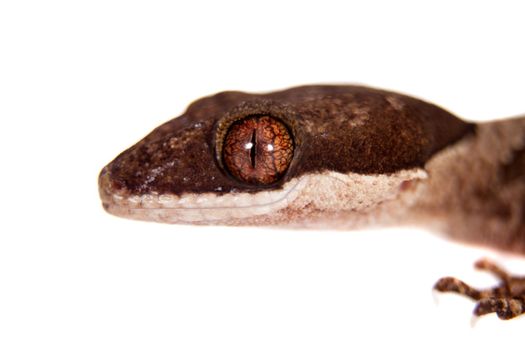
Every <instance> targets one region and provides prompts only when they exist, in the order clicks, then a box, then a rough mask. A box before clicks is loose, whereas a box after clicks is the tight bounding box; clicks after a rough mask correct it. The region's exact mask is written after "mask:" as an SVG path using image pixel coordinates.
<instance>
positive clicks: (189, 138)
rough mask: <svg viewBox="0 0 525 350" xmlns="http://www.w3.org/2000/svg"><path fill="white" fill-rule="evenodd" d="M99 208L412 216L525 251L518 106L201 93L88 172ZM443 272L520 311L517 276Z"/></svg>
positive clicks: (166, 213)
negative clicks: (468, 115)
mask: <svg viewBox="0 0 525 350" xmlns="http://www.w3.org/2000/svg"><path fill="white" fill-rule="evenodd" d="M98 179H99V180H98V181H99V193H100V197H101V200H102V204H103V207H104V208H105V210H106V211H108V212H109V213H111V214H114V215H117V216H121V217H126V218H132V219H138V220H148V221H157V222H164V223H174V224H196V225H237V226H240V225H242V226H249V225H257V226H277V227H296V228H333V229H343V230H346V229H358V228H364V227H378V226H392V225H397V226H399V225H411V226H419V227H424V228H427V229H430V230H432V231H437V232H441V233H442V234H444V235H446V236H447V237H449V238H451V239H453V240H457V241H462V242H466V243H470V244H475V245H483V246H487V247H490V248H493V249H496V250H500V251H506V252H511V253H515V254H521V255H525V116H522V117H515V118H509V119H505V120H499V121H491V122H484V123H474V122H469V121H466V120H463V119H460V118H458V117H456V116H455V115H453V114H452V113H450V112H448V111H446V110H445V109H443V108H441V107H438V106H436V105H434V104H432V103H429V102H426V101H422V100H420V99H417V98H414V97H410V96H407V95H404V94H400V93H396V92H391V91H385V90H380V89H375V88H370V87H366V86H355V85H309V86H299V87H294V88H290V89H287V90H281V91H276V92H270V93H260V94H256V93H245V92H239V91H226V92H221V93H218V94H215V95H212V96H208V97H204V98H201V99H199V100H197V101H195V102H193V103H192V104H190V105H189V107H188V108H187V110H186V111H185V112H184V113H183V114H182V115H181V116H179V117H177V118H174V119H172V120H170V121H168V122H166V123H164V124H162V125H160V126H159V127H157V128H156V129H154V130H153V131H152V132H151V133H150V134H148V135H147V136H146V137H144V138H143V139H142V140H140V141H139V142H138V143H137V144H135V145H134V146H132V147H131V148H129V149H127V150H126V151H124V152H122V153H121V154H120V155H118V156H117V157H116V158H115V159H114V160H113V161H112V162H110V163H109V164H108V165H106V166H105V167H104V168H103V169H102V171H101V172H100V175H99V178H98ZM475 266H476V267H477V268H479V269H483V270H486V271H489V272H491V273H493V274H494V275H495V276H496V277H497V278H498V279H499V281H500V282H499V283H498V285H497V286H496V287H494V288H489V289H483V290H480V289H476V288H473V287H471V286H469V285H468V284H466V283H464V282H463V281H461V280H459V279H456V278H453V277H445V278H442V279H440V280H439V281H437V283H436V284H435V286H434V288H435V289H436V290H438V291H441V292H455V293H458V294H460V295H464V296H466V297H469V298H471V299H473V300H475V301H476V306H475V308H474V314H475V315H477V316H481V315H485V314H489V313H496V314H497V315H498V317H499V318H500V319H504V320H506V319H511V318H514V317H517V316H519V315H522V314H524V313H525V278H524V277H515V276H512V275H510V274H509V273H507V272H506V271H504V270H503V269H502V268H500V267H499V266H497V265H496V264H494V263H492V262H490V261H488V260H480V261H478V262H477V263H476V265H475Z"/></svg>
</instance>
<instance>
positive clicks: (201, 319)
mask: <svg viewBox="0 0 525 350" xmlns="http://www.w3.org/2000/svg"><path fill="white" fill-rule="evenodd" d="M519 3H520V2H519V1H516V2H505V1H498V2H493V3H488V2H484V1H472V2H459V1H451V2H447V1H439V2H434V3H433V4H431V3H430V2H423V1H414V2H406V1H403V2H399V1H385V2H377V1H368V2H366V5H365V2H362V3H361V4H357V3H353V2H348V1H344V2H332V1H326V0H325V1H322V2H308V1H302V2H299V1H298V2H295V3H292V2H289V3H286V2H283V1H265V2H261V3H250V2H247V1H243V2H241V1H239V2H233V1H209V2H204V1H192V2H191V3H190V2H186V3H185V4H183V2H179V3H177V2H175V1H172V2H168V1H166V2H160V1H147V2H146V1H144V2H136V1H122V2H117V1H85V2H79V1H62V2H60V1H34V2H30V1H3V2H2V3H1V4H0V45H1V46H0V117H1V128H0V132H1V137H0V147H1V148H0V149H1V172H0V174H1V175H0V176H1V178H0V180H1V181H0V184H1V189H2V190H1V195H2V198H1V201H0V203H1V204H0V205H1V206H2V210H1V213H2V214H1V221H0V348H1V349H350V348H354V349H367V348H393V347H396V348H397V347H403V348H414V349H421V348H425V349H442V348H450V347H452V348H462V347H463V348H472V349H474V348H475V349H503V348H511V347H512V348H515V347H516V346H517V347H520V346H522V342H523V329H524V326H525V318H524V317H522V318H520V319H517V320H515V321H509V322H501V321H499V320H498V319H497V318H496V317H495V316H489V317H486V318H484V319H481V320H480V321H479V322H478V323H477V325H476V327H474V328H472V327H471V325H470V317H471V310H472V308H473V304H472V303H471V302H470V301H468V300H466V299H463V298H460V297H457V296H448V295H447V296H441V297H439V301H440V302H439V304H438V305H436V304H435V303H434V301H433V298H432V293H431V287H432V285H433V283H434V281H435V280H436V279H437V278H439V277H441V276H443V275H455V276H458V277H462V278H464V279H466V280H467V281H469V282H472V283H473V284H476V285H479V286H484V285H485V286H487V285H490V284H491V283H493V280H492V279H491V278H490V277H487V276H485V275H484V274H479V273H475V272H473V269H472V263H473V262H474V261H475V260H476V259H477V258H479V257H482V256H491V257H494V258H496V259H497V261H499V262H501V263H503V264H504V265H505V266H507V267H508V268H510V269H512V270H514V271H516V272H521V273H524V272H525V261H524V260H523V259H519V258H517V257H511V256H505V255H500V254H497V253H494V252H491V251H489V250H482V249H478V248H472V247H465V246H462V245H458V244H455V243H451V242H449V241H446V240H444V239H441V238H439V237H437V236H435V235H432V234H430V233H428V232H425V231H419V230H407V229H391V230H383V231H360V232H329V231H322V232H314V231H285V230H275V229H274V230H271V229H262V228H223V227H190V226H170V225H161V224H152V223H143V222H136V221H130V220H125V219H119V218H115V217H113V216H110V215H109V214H106V213H105V212H104V211H103V210H102V208H101V205H100V202H99V199H98V192H97V175H98V171H99V170H100V169H101V168H102V167H103V166H104V165H105V164H106V163H108V162H109V161H111V160H112V159H113V157H115V156H116V155H117V154H118V153H119V152H120V151H122V150H124V149H125V148H127V147H128V146H130V145H132V144H133V143H135V142H136V141H138V140H139V139H140V138H141V137H143V136H144V135H145V134H146V133H147V132H149V131H150V130H151V129H153V128H154V127H155V126H157V125H158V124H160V123H162V122H163V121H166V120H168V119H170V118H171V117H173V116H176V115H179V114H180V113H181V112H182V111H183V110H184V108H185V107H186V106H187V105H188V104H189V103H190V102H191V101H193V100H194V99H196V98H198V97H201V96H203V95H207V94H211V93H215V92H218V91H221V90H231V89H236V90H247V91H269V90H274V89H280V88H286V87H289V86H293V85H298V84H305V83H331V82H335V83H361V84H367V85H372V86H377V87H381V88H387V89H394V90H396V91H401V92H405V93H408V94H411V95H415V96H418V97H421V98H424V99H426V100H429V101H432V102H435V103H437V104H440V105H442V106H444V107H446V108H447V109H449V110H450V111H453V112H454V113H456V114H458V115H460V116H462V117H464V118H468V119H474V120H485V119H492V118H501V117H506V116H511V115H518V114H520V113H524V112H525V91H524V82H525V44H524V40H525V39H524V38H525V26H524V23H523V21H524V17H523V13H524V9H523V8H520V5H519ZM520 344H521V345H520Z"/></svg>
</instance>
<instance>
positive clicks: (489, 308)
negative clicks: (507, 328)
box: [434, 259, 525, 320]
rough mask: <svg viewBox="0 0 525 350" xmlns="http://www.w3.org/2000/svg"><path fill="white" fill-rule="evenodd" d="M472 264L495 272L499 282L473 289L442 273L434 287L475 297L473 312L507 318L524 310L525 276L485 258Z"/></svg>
mask: <svg viewBox="0 0 525 350" xmlns="http://www.w3.org/2000/svg"><path fill="white" fill-rule="evenodd" d="M475 267H476V268H477V269H479V270H484V271H488V272H490V273H492V274H493V275H494V276H496V278H497V279H498V280H499V283H498V285H497V286H496V287H493V288H489V289H476V288H473V287H471V286H469V285H468V284H466V283H465V282H463V281H461V280H459V279H457V278H454V277H444V278H441V279H440V280H439V281H437V282H436V284H435V285H434V289H436V290H438V291H440V292H453V293H457V294H460V295H465V296H467V297H469V298H470V299H473V300H476V301H477V304H476V307H475V308H474V315H475V316H483V315H486V314H489V313H496V314H497V315H498V317H499V318H500V319H502V320H508V319H511V318H514V317H517V316H519V315H522V314H525V277H515V276H511V275H510V274H508V273H507V272H506V271H505V270H503V269H502V268H500V267H499V266H498V265H496V264H494V263H493V262H491V261H489V260H487V259H482V260H479V261H478V262H476V264H475Z"/></svg>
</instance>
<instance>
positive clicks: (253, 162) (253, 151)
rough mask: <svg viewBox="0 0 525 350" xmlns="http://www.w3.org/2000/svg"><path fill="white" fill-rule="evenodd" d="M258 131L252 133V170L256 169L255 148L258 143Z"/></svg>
mask: <svg viewBox="0 0 525 350" xmlns="http://www.w3.org/2000/svg"><path fill="white" fill-rule="evenodd" d="M256 132H257V131H256V130H255V129H254V130H253V132H252V140H251V143H252V148H251V149H250V159H251V160H252V168H255V147H256V146H257V143H256V142H257V141H256V137H255V136H256V135H255V133H256Z"/></svg>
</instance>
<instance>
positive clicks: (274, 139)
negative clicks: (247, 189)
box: [222, 115, 294, 185]
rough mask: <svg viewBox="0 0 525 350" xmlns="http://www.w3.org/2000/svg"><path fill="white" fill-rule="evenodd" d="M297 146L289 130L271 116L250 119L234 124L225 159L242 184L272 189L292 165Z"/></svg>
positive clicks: (223, 152) (226, 139)
mask: <svg viewBox="0 0 525 350" xmlns="http://www.w3.org/2000/svg"><path fill="white" fill-rule="evenodd" d="M293 151H294V143H293V139H292V136H291V134H290V132H289V131H288V128H287V127H286V126H285V125H284V124H283V123H282V122H281V121H279V120H277V119H275V118H273V117H270V116H266V115H263V116H250V117H247V118H244V119H242V120H240V121H237V122H235V123H233V125H232V126H231V127H230V129H229V130H228V132H227V133H226V137H225V139H224V146H223V149H222V157H223V161H224V164H225V165H226V168H227V169H228V171H229V172H230V173H231V174H232V175H233V176H235V177H236V178H238V179H239V180H241V181H244V182H248V183H251V184H262V185H269V184H272V183H274V182H276V181H277V180H279V179H280V178H281V177H282V176H283V175H284V173H285V172H286V170H287V169H288V166H289V165H290V162H291V161H292V157H293Z"/></svg>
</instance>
